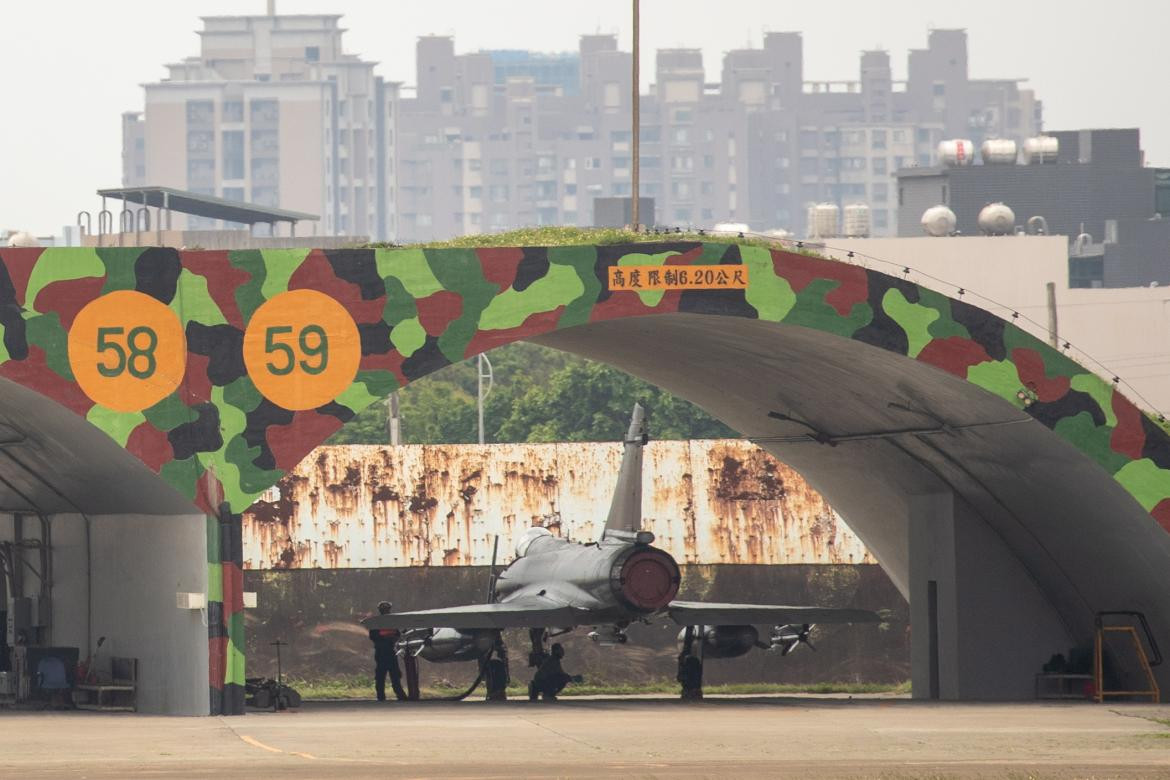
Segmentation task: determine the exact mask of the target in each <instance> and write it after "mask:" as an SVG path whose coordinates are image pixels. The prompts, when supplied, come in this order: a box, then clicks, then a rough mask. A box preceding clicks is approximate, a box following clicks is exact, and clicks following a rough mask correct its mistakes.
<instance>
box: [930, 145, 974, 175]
mask: <svg viewBox="0 0 1170 780" xmlns="http://www.w3.org/2000/svg"><path fill="white" fill-rule="evenodd" d="M938 159H939V162H941V163H942V164H943V165H947V166H950V167H951V168H961V167H962V166H964V165H970V164H971V163H972V161H973V160H974V159H975V144H973V143H971V142H970V141H969V140H967V139H966V138H952V139H950V140H947V141H939V142H938Z"/></svg>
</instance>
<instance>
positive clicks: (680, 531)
mask: <svg viewBox="0 0 1170 780" xmlns="http://www.w3.org/2000/svg"><path fill="white" fill-rule="evenodd" d="M620 461H621V446H620V445H618V444H609V443H605V444H494V445H488V446H486V447H478V446H475V445H410V446H403V447H397V448H391V447H376V446H356V445H346V446H336V447H322V448H319V449H318V450H316V451H315V452H314V453H313V454H312V455H311V456H310V457H309V458H307V459H306V460H305V462H304V463H302V464H301V466H300V467H298V469H297V470H295V471H294V472H292V473H290V474H288V475H286V477H285V478H284V479H282V480H281V481H280V483H278V485H277V486H276V487H275V488H273V489H272V490H270V491H268V492H267V493H266V494H265V495H264V496H262V497H261V500H260V501H258V502H257V503H256V504H255V505H254V506H253V507H252V508H251V509H250V510H249V511H248V512H247V513H246V514H245V515H244V529H243V530H244V563H245V567H246V568H258V569H262V568H282V569H283V568H314V567H320V568H350V567H353V568H372V567H381V566H468V565H487V564H488V563H489V562H490V561H491V552H492V544H493V540H494V539H495V537H496V536H497V535H498V536H499V537H500V553H501V554H500V562H507V560H509V559H510V557H511V550H512V549H513V546H514V543H515V541H516V538H518V536H519V534H521V533H523V532H524V530H525V529H526V528H528V527H530V526H534V525H539V526H544V527H545V528H548V529H549V530H550V531H551V532H552V533H554V534H557V535H560V536H563V537H566V538H570V539H575V540H578V541H591V540H593V539H596V538H597V537H598V535H599V534H600V532H601V529H602V526H603V525H604V522H605V516H606V514H607V512H608V509H609V501H610V497H611V493H612V490H613V484H614V481H615V480H616V478H617V470H618V465H619V463H620ZM644 468H645V469H646V475H647V478H646V481H645V485H644V493H643V515H644V518H645V526H646V528H647V529H648V530H651V531H653V532H654V534H655V536H656V537H657V542H656V543H657V544H658V545H659V546H661V547H662V548H663V549H665V550H667V551H668V552H670V553H671V554H672V555H674V556H675V558H676V559H678V560H679V561H680V562H686V563H871V562H873V559H872V558H871V557H870V556H869V554H868V553H867V551H866V549H865V547H864V545H862V543H861V542H860V540H858V539H857V537H856V536H854V535H853V534H852V533H851V532H850V531H849V529H848V528H847V527H846V526H845V525H844V523H842V521H841V519H840V517H839V516H838V515H837V514H836V513H835V512H833V510H832V508H831V507H829V505H828V504H827V503H826V502H825V500H824V499H823V498H822V497H821V496H820V495H819V494H817V493H816V492H815V491H814V490H812V488H811V487H809V486H808V484H807V483H806V482H804V480H803V479H801V477H800V476H799V475H798V474H797V473H796V472H794V471H793V470H792V469H790V468H788V467H787V466H785V465H784V464H782V463H779V462H778V461H776V460H775V459H773V458H772V457H771V456H770V455H768V453H766V452H764V451H763V450H761V449H759V448H757V447H755V446H754V445H751V444H749V443H747V442H744V441H739V440H723V441H693V442H685V441H662V442H652V443H651V444H650V445H649V446H648V447H647V450H646V459H645V466H644Z"/></svg>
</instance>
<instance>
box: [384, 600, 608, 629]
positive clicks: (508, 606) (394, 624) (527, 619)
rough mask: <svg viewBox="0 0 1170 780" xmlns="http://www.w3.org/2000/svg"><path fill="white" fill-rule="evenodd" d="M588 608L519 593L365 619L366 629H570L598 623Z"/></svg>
mask: <svg viewBox="0 0 1170 780" xmlns="http://www.w3.org/2000/svg"><path fill="white" fill-rule="evenodd" d="M590 615H591V612H590V611H589V610H587V609H580V608H577V607H570V606H568V605H566V604H564V603H561V602H559V601H555V600H553V599H550V598H547V597H544V596H537V595H531V596H518V597H517V598H514V599H511V600H508V601H503V602H498V603H495V604H468V605H466V606H462V607H444V608H442V609H422V610H418V611H417V612H391V613H390V614H389V615H374V616H373V617H368V618H366V619H365V620H363V621H362V625H364V626H365V627H366V628H398V629H406V628H542V627H548V626H555V627H557V628H567V627H569V626H577V625H582V624H585V623H591V622H594V621H593V619H592V618H591V617H590Z"/></svg>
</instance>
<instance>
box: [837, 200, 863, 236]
mask: <svg viewBox="0 0 1170 780" xmlns="http://www.w3.org/2000/svg"><path fill="white" fill-rule="evenodd" d="M843 221H844V224H843V226H842V227H843V230H842V232H843V233H844V234H845V235H846V236H848V237H849V238H869V229H870V220H869V206H868V205H866V204H864V203H850V204H849V205H847V206H846V207H845V215H844V220H843Z"/></svg>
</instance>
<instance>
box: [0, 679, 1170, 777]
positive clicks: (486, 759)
mask: <svg viewBox="0 0 1170 780" xmlns="http://www.w3.org/2000/svg"><path fill="white" fill-rule="evenodd" d="M1159 719H1161V720H1166V721H1167V722H1168V723H1170V706H1167V705H1140V704H1106V705H1098V704H1090V703H1082V702H1075V703H1050V704H1049V703H1020V704H973V703H963V704H956V703H947V704H936V703H927V702H915V701H910V700H907V699H884V698H866V699H853V700H850V699H844V698H809V697H759V698H750V699H744V698H727V699H714V698H712V699H708V700H707V701H705V702H702V703H698V704H683V703H681V702H678V701H671V700H646V699H591V700H582V699H564V700H562V701H560V702H558V703H555V704H543V703H536V704H529V703H528V702H522V701H511V702H508V703H506V704H486V703H483V702H471V701H469V702H458V703H442V702H416V703H406V704H400V703H397V702H391V703H383V704H379V703H377V702H357V703H319V704H308V705H306V706H305V707H303V708H302V709H301V710H300V711H297V712H285V713H271V712H253V713H250V714H248V715H247V716H244V717H230V718H228V717H213V718H168V717H156V716H147V715H133V714H102V713H81V712H60V713H57V712H53V713H13V712H6V713H0V777H21V778H49V777H52V778H57V777H77V778H82V777H84V778H122V777H127V776H134V777H155V778H178V777H211V776H215V775H223V774H228V775H231V776H236V777H249V778H263V777H280V778H310V777H311V778H335V777H336V778H341V777H345V778H356V777H389V776H393V777H403V778H409V777H419V778H438V777H443V778H448V777H451V778H497V777H498V778H504V777H618V776H621V777H814V778H828V777H848V778H871V777H872V778H889V779H891V780H892V779H893V778H903V777H905V778H920V777H921V778H942V777H955V778H972V777H980V778H982V777H989V778H990V777H995V778H1000V777H1013V778H1069V777H1080V778H1112V777H1123V778H1129V777H1165V778H1170V725H1167V723H1160V722H1158V720H1159Z"/></svg>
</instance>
